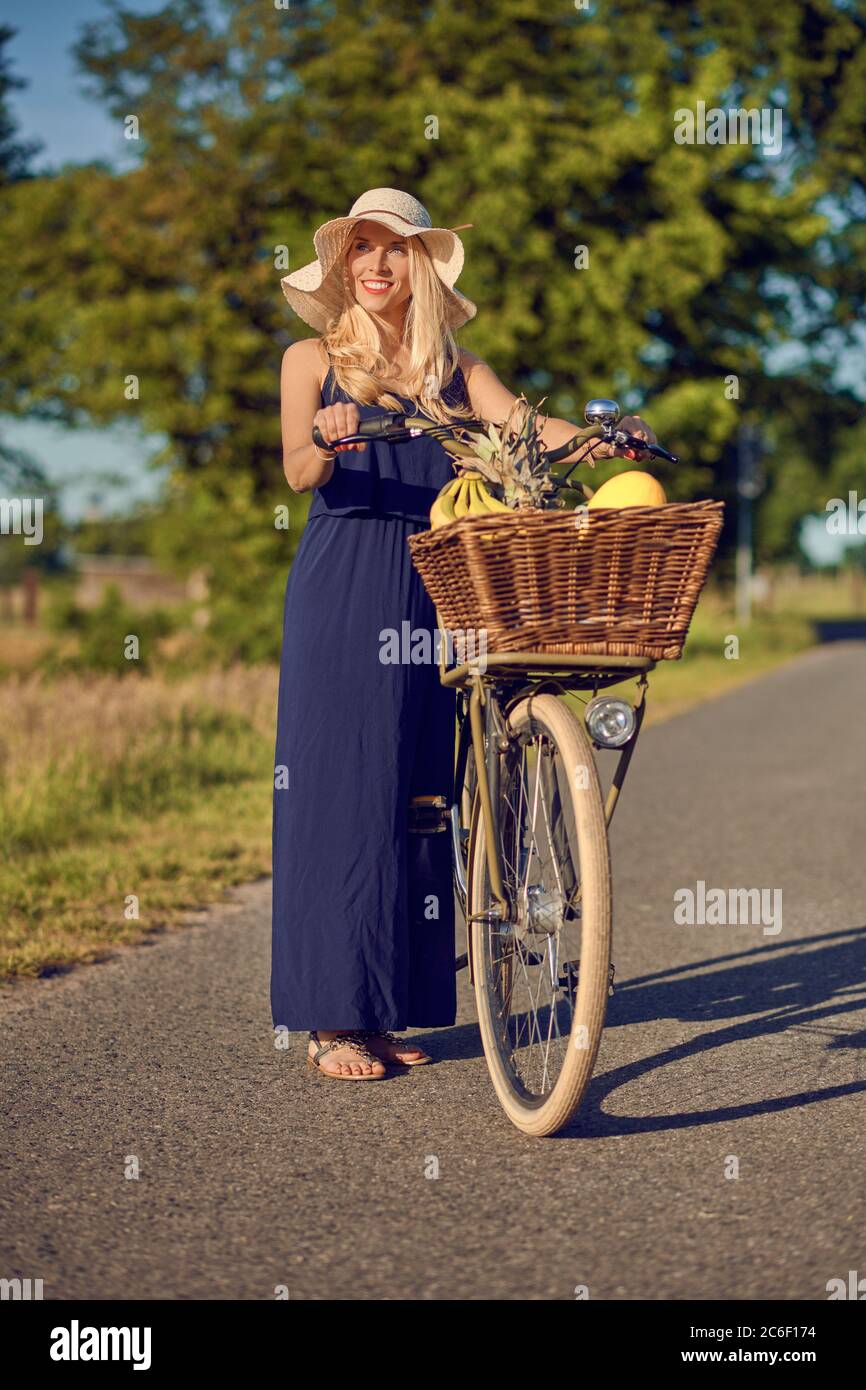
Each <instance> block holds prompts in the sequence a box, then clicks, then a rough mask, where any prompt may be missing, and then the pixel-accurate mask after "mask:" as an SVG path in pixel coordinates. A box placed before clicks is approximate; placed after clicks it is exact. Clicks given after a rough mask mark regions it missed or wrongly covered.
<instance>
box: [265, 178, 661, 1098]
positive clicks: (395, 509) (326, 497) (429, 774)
mask: <svg viewBox="0 0 866 1390" xmlns="http://www.w3.org/2000/svg"><path fill="white" fill-rule="evenodd" d="M458 230H461V229H460V228H456V229H446V228H441V227H433V226H432V224H431V220H430V216H429V214H428V213H427V211H426V209H425V208H424V207H423V206H422V205H421V204H420V203H419V202H418V201H417V200H416V199H415V198H412V197H411V196H410V195H409V194H407V193H402V192H400V191H398V190H396V189H391V188H376V189H371V190H369V191H368V192H367V193H364V194H363V195H362V196H361V197H360V198H359V199H358V200H357V202H356V203H355V204H354V205H353V207H352V209H351V211H350V213H349V215H348V217H340V218H336V219H333V220H332V221H329V222H326V223H325V224H324V225H323V226H321V227H320V228H319V229H318V231H317V232H316V234H315V238H314V241H315V246H316V251H317V253H318V256H317V259H316V260H315V261H313V262H311V263H310V264H309V265H307V266H304V267H303V268H302V269H301V270H298V271H295V272H294V273H293V274H291V275H287V276H285V277H284V278H283V280H282V281H281V284H282V287H283V292H284V294H285V296H286V298H287V300H288V301H289V303H290V304H291V306H292V308H293V309H294V310H295V311H296V313H298V314H299V316H300V317H301V318H302V319H304V321H305V322H306V323H308V324H310V325H311V326H312V327H313V328H315V329H317V330H318V331H319V332H320V334H321V337H320V338H308V339H304V340H302V341H300V342H296V343H293V344H292V346H291V347H290V348H288V349H287V351H286V353H285V355H284V358H283V365H282V378H281V391H282V409H281V415H282V434H283V470H284V472H285V475H286V479H287V481H288V483H289V486H290V487H291V488H292V489H293V490H294V491H295V492H308V491H310V490H315V495H314V498H313V501H312V505H311V507H310V512H309V518H308V521H307V525H306V527H305V530H304V533H303V536H302V537H301V542H300V545H299V547H298V551H297V554H296V556H295V560H294V563H293V565H292V568H291V572H290V574H289V579H288V583H287V586H286V603H285V618H284V628H283V649H282V658H281V667H280V690H279V701H278V713H277V739H276V769H275V781H274V820H273V864H274V877H273V952H272V970H271V1006H272V1012H273V1021H274V1024H275V1026H283V1027H285V1028H288V1029H290V1030H293V1031H295V1030H309V1034H310V1042H309V1047H308V1061H309V1063H310V1065H312V1066H315V1067H316V1068H317V1069H318V1070H319V1071H321V1072H323V1073H324V1074H325V1075H326V1076H329V1077H332V1078H336V1079H341V1080H354V1081H362V1080H376V1079H380V1078H381V1077H383V1076H384V1075H385V1074H386V1067H387V1066H388V1065H394V1064H396V1065H402V1066H416V1065H419V1064H421V1063H424V1062H429V1061H430V1060H431V1058H430V1057H429V1056H428V1055H427V1054H426V1053H425V1052H423V1051H422V1049H420V1048H418V1047H414V1046H411V1045H410V1044H409V1043H407V1042H406V1041H405V1040H401V1039H399V1038H396V1037H395V1036H394V1033H393V1031H392V1030H394V1029H402V1028H406V1027H419V1028H442V1027H447V1026H448V1025H450V1024H453V1023H454V1019H455V1013H456V990H455V975H454V897H453V890H452V883H451V864H450V845H449V837H448V835H447V834H439V833H427V834H424V833H412V831H411V830H410V817H411V801H412V799H413V798H414V797H418V796H430V795H434V796H435V795H440V796H443V797H444V798H445V801H446V804H447V805H450V803H451V800H452V778H453V773H452V757H453V743H454V719H455V698H456V697H455V694H454V692H453V691H448V690H446V689H445V688H444V687H443V686H442V685H441V683H440V681H439V671H438V667H437V665H435V664H429V665H419V664H415V663H413V662H411V661H407V662H406V663H405V664H395V663H393V662H392V661H390V660H389V659H388V657H387V656H386V655H385V653H386V651H390V650H392V644H390V643H389V642H388V637H389V634H394V633H396V634H398V635H400V634H402V633H403V632H404V631H405V630H406V629H405V627H404V624H406V623H407V622H408V624H409V630H410V632H411V633H412V634H414V633H415V632H417V631H418V630H426V631H427V632H429V633H431V634H432V633H435V630H436V614H435V610H434V607H433V605H432V603H431V602H430V600H429V598H428V596H427V594H426V592H425V590H424V588H423V585H422V584H421V580H420V578H419V577H418V575H417V573H416V572H415V570H414V569H413V567H412V563H411V559H410V556H409V547H408V545H407V541H408V538H409V536H411V535H413V534H414V533H415V532H417V531H419V530H421V529H423V528H425V527H427V526H428V525H429V515H430V508H431V506H432V504H433V501H434V499H435V497H436V495H437V493H438V492H439V490H440V489H441V488H442V487H443V486H444V484H445V483H446V482H448V481H449V479H451V478H452V477H453V476H454V474H453V469H452V466H451V463H450V461H449V459H448V456H447V454H446V453H445V450H444V449H443V447H442V446H441V445H440V444H438V443H436V442H435V441H434V440H431V439H429V438H427V437H426V436H424V435H422V436H421V437H419V438H417V439H414V440H411V441H409V442H407V443H405V444H396V445H389V444H385V443H382V442H381V441H375V442H372V441H371V442H370V443H369V444H349V445H345V446H342V447H341V448H340V449H330V448H329V449H327V450H322V449H321V448H318V447H317V446H316V445H314V444H313V443H312V442H311V432H312V428H313V426H314V425H317V426H318V428H319V430H320V431H321V434H322V436H323V438H324V439H325V440H327V441H331V440H337V439H339V438H341V437H343V436H345V435H349V434H354V433H356V432H357V429H358V424H359V421H360V420H362V419H364V418H365V417H366V416H369V415H371V414H375V413H376V412H377V411H379V410H383V409H385V410H388V409H394V410H403V411H409V412H411V413H419V412H420V413H423V414H426V415H428V416H430V417H431V418H433V419H436V420H439V421H444V422H447V421H449V420H460V419H469V418H480V419H484V420H494V421H501V420H503V419H504V418H505V417H506V416H507V415H508V413H509V411H510V409H511V407H512V405H513V403H514V400H515V397H514V396H513V394H512V393H511V392H510V391H509V390H508V389H507V388H506V387H505V386H504V385H503V384H502V382H500V381H499V380H498V378H497V377H496V376H495V374H494V373H493V372H492V371H491V369H490V368H489V367H488V366H487V365H486V363H484V362H483V361H481V359H480V358H478V357H476V356H474V355H473V354H472V353H469V352H466V351H465V350H463V349H461V348H458V347H457V344H456V342H455V339H454V330H455V329H456V328H458V327H459V326H460V325H461V324H463V323H465V322H467V321H468V320H469V319H471V318H472V317H473V316H474V314H475V312H476V309H475V305H474V304H472V302H471V301H470V300H468V299H466V298H465V297H464V296H463V295H461V294H460V293H459V291H457V290H455V289H454V282H455V281H456V279H457V277H458V275H459V273H460V270H461V268H462V265H463V246H462V243H461V242H460V239H459V237H458V236H457V235H456V231H458ZM623 426H624V428H625V429H628V430H630V431H631V432H632V433H633V434H637V435H639V436H640V437H641V438H646V439H649V440H650V441H652V440H654V438H655V436H654V435H653V434H652V433H651V431H650V430H649V429H648V428H647V427H646V426H645V425H644V424H643V422H642V421H641V420H640V419H639V418H638V417H636V416H635V417H631V418H630V419H628V420H625V421H623ZM577 428H578V427H577V426H576V425H573V424H570V423H569V422H568V421H566V420H557V419H554V418H548V419H547V420H546V421H545V423H544V428H543V431H542V438H543V440H544V442H545V443H546V444H547V445H548V446H550V447H556V446H557V445H560V444H563V443H565V442H566V441H567V440H568V439H570V438H571V437H572V436H573V435H574V434H575V432H576V430H577ZM606 451H607V446H600V447H599V449H598V450H597V453H598V455H599V456H600V455H601V454H602V453H603V452H606ZM628 456H629V457H634V455H633V454H630V455H628ZM403 645H404V646H409V645H410V644H408V643H405V644H403Z"/></svg>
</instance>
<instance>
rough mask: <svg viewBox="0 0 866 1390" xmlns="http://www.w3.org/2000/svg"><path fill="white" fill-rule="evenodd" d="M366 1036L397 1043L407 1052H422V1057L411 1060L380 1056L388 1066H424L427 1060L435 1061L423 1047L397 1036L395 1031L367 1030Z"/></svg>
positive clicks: (381, 1060) (380, 1059)
mask: <svg viewBox="0 0 866 1390" xmlns="http://www.w3.org/2000/svg"><path fill="white" fill-rule="evenodd" d="M364 1037H365V1038H383V1039H384V1040H385V1042H389V1043H396V1044H397V1046H398V1047H400V1046H403V1047H405V1049H406V1051H407V1052H420V1053H421V1056H420V1057H414V1058H413V1059H412V1061H411V1062H408V1061H407V1062H404V1061H402V1060H401V1059H400V1058H399V1057H394V1058H393V1059H388V1060H386V1059H385V1058H384V1057H380V1058H379V1061H380V1062H384V1063H385V1066H386V1067H423V1066H424V1065H425V1064H426V1063H427V1062H432V1061H433V1058H432V1057H430V1056H429V1055H428V1054H427V1053H426V1052H424V1051H423V1049H422V1048H420V1047H416V1046H415V1044H414V1043H410V1042H406V1041H405V1039H403V1038H395V1036H394V1034H393V1033H388V1032H385V1031H384V1030H383V1031H381V1032H372V1031H370V1030H367V1031H365V1033H364Z"/></svg>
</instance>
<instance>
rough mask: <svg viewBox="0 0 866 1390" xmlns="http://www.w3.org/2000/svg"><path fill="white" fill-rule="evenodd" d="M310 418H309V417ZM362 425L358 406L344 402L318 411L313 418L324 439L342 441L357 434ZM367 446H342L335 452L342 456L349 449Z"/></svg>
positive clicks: (359, 448)
mask: <svg viewBox="0 0 866 1390" xmlns="http://www.w3.org/2000/svg"><path fill="white" fill-rule="evenodd" d="M308 418H309V417H308ZM360 423H361V416H360V414H359V412H358V407H357V406H356V405H346V404H345V402H343V401H337V402H336V404H334V405H326V406H325V407H324V409H323V410H317V411H316V414H315V415H314V416H313V424H314V425H315V426H316V427H317V428H318V430H319V432H320V433H321V435H322V438H323V439H326V440H328V442H329V444H330V441H331V440H332V439H342V438H343V436H344V435H347V434H357V433H358V425H359V424H360ZM366 447H367V446H366V444H340V445H338V447H337V448H336V449H335V450H334V452H335V453H337V454H340V453H342V452H343V451H344V450H347V449H357V450H359V451H360V450H362V449H366Z"/></svg>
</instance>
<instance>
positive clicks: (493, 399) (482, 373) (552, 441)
mask: <svg viewBox="0 0 866 1390" xmlns="http://www.w3.org/2000/svg"><path fill="white" fill-rule="evenodd" d="M460 365H461V367H462V368H463V376H464V378H465V381H466V388H467V390H468V392H469V401H470V404H471V406H472V409H473V410H474V412H475V414H476V415H477V416H478V418H479V419H480V420H492V421H493V422H494V423H495V424H500V423H501V422H502V421H504V420H505V419H507V417H508V415H509V413H510V411H511V408H512V406H513V405H514V402H515V401H516V400H517V397H516V396H515V395H514V392H513V391H509V389H508V387H507V386H505V385H503V383H502V382H501V381H500V380H499V377H498V376H497V375H496V373H495V372H494V371H493V369H492V367H488V365H487V363H486V362H484V361H482V359H481V358H480V357H476V356H475V353H473V352H466V351H465V349H461V352H460ZM541 418H542V420H543V421H544V424H543V427H542V430H541V439H542V441H543V443H544V445H545V446H546V448H548V449H558V448H559V447H560V445H562V444H567V443H568V441H569V440H570V439H573V438H574V436H575V434H577V432H578V430H580V429H583V428H584V426H583V425H575V424H573V423H572V422H571V421H570V420H560V419H558V418H557V417H556V416H555V415H548V416H542V417H541ZM621 424H622V428H623V429H624V430H627V431H628V433H630V434H635V435H637V436H638V437H639V438H641V439H646V440H648V442H649V443H650V444H654V443H655V442H656V437H655V435H654V434H653V432H652V430H651V429H650V427H649V425H648V424H647V423H646V421H644V420H642V419H641V418H640V416H639V415H628V416H624V417H623V419H622V421H621ZM584 447H585V446H584V445H580V446H579V447H578V449H576V450H575V453H578V452H580V450H582V449H583V448H584ZM592 452H593V455H594V457H595V458H604V457H606V456H608V455H609V454H610V453H611V449H610V446H609V445H606V444H601V445H596V446H595V448H594V449H593V451H592ZM613 452H615V453H617V454H620V455H621V456H622V457H624V458H635V457H636V455H635V453H634V451H633V450H619V449H617V450H615V451H613ZM571 457H573V455H569V458H571Z"/></svg>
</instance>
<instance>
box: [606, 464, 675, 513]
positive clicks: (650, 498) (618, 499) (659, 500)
mask: <svg viewBox="0 0 866 1390" xmlns="http://www.w3.org/2000/svg"><path fill="white" fill-rule="evenodd" d="M667 500H668V499H667V497H666V496H665V490H664V488H663V487H662V485H661V483H660V482H659V481H658V479H657V478H654V477H653V476H652V474H651V473H639V472H637V471H636V470H632V471H631V472H630V473H617V474H616V475H615V476H614V477H613V478H609V479H608V481H607V482H606V483H602V485H601V487H600V488H599V489H598V492H596V493H594V494H593V496H592V497H591V498H590V499H589V501H588V502H587V504H586V505H587V507H590V508H593V509H594V508H596V507H662V506H664V504H665V502H667Z"/></svg>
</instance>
